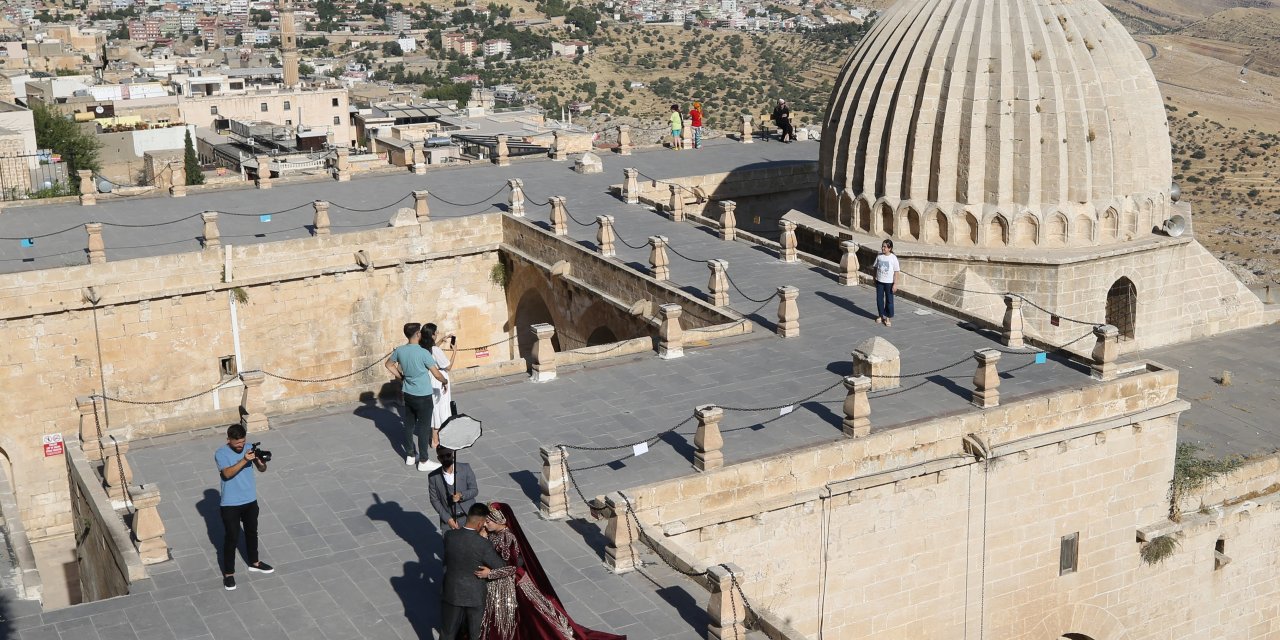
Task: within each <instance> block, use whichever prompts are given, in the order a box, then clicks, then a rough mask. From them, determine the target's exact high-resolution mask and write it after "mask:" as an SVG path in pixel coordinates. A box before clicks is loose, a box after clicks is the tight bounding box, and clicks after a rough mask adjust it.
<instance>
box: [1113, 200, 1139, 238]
mask: <svg viewBox="0 0 1280 640" xmlns="http://www.w3.org/2000/svg"><path fill="white" fill-rule="evenodd" d="M1137 236H1138V203H1137V202H1134V201H1133V200H1126V201H1125V202H1123V203H1121V205H1120V233H1119V234H1118V237H1119V239H1121V240H1132V239H1134V238H1136V237H1137Z"/></svg>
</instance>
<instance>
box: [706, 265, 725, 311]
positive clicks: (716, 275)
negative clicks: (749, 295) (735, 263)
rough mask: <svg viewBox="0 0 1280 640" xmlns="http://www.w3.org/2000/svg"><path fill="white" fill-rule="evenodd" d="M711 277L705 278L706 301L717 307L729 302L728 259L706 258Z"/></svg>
mask: <svg viewBox="0 0 1280 640" xmlns="http://www.w3.org/2000/svg"><path fill="white" fill-rule="evenodd" d="M707 269H709V270H711V277H710V278H709V279H708V280H707V302H710V303H711V304H712V305H714V306H717V307H724V306H727V305H728V304H729V276H728V273H729V261H727V260H708V261H707Z"/></svg>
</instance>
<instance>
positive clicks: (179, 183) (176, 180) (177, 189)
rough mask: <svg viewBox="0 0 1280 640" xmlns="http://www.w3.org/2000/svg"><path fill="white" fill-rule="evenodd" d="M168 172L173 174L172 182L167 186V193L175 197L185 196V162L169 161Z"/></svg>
mask: <svg viewBox="0 0 1280 640" xmlns="http://www.w3.org/2000/svg"><path fill="white" fill-rule="evenodd" d="M169 172H170V173H171V174H172V175H173V184H172V185H170V186H169V195H170V196H173V197H175V198H185V197H187V165H186V163H185V162H173V161H170V162H169Z"/></svg>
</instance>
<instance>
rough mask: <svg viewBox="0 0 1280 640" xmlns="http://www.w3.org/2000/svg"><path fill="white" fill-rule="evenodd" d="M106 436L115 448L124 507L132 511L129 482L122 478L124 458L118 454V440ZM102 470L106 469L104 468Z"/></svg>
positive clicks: (133, 510)
mask: <svg viewBox="0 0 1280 640" xmlns="http://www.w3.org/2000/svg"><path fill="white" fill-rule="evenodd" d="M107 437H109V438H111V443H112V444H113V445H115V448H116V466H118V467H119V468H120V488H121V489H122V490H124V507H125V509H126V510H127V511H128V512H129V513H134V512H135V511H136V509H134V508H133V496H132V495H131V494H130V493H129V484H128V483H127V482H125V480H124V458H122V457H121V456H120V442H119V441H117V440H116V437H115V436H107ZM103 471H106V469H105V468H104V469H103Z"/></svg>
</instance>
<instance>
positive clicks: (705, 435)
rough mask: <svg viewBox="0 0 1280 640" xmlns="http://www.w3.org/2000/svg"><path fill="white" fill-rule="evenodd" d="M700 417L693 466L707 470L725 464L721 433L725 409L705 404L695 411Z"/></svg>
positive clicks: (695, 438) (695, 415) (695, 437)
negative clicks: (721, 421)
mask: <svg viewBox="0 0 1280 640" xmlns="http://www.w3.org/2000/svg"><path fill="white" fill-rule="evenodd" d="M693 415H694V417H696V418H697V419H698V431H697V432H696V433H695V434H694V436H693V468H694V469H697V470H698V471H707V470H709V469H715V468H717V467H723V466H724V453H723V452H722V451H721V449H722V448H723V447H724V438H723V437H722V436H721V435H720V419H721V418H723V417H724V409H721V408H720V407H717V406H715V405H713V404H704V405H702V406H700V407H698V408H697V409H695V410H694V412H693Z"/></svg>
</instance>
